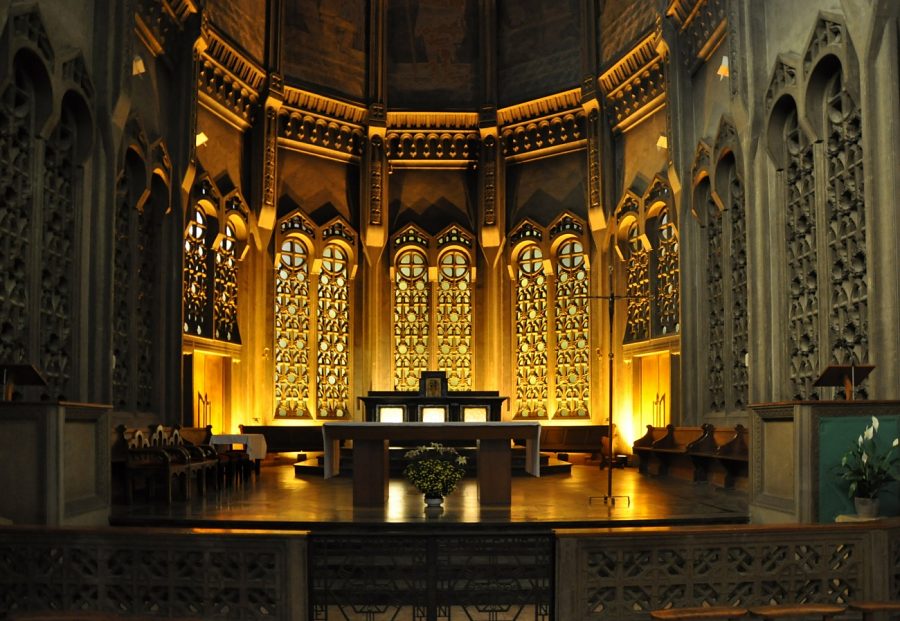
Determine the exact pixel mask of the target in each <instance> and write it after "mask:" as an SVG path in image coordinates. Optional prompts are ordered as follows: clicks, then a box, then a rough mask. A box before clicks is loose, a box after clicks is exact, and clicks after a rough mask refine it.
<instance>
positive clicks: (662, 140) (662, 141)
mask: <svg viewBox="0 0 900 621" xmlns="http://www.w3.org/2000/svg"><path fill="white" fill-rule="evenodd" d="M656 148H657V149H668V148H669V139H668V138H667V137H666V135H665V134H660V135H659V139H658V140H657V141H656Z"/></svg>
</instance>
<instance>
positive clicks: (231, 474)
mask: <svg viewBox="0 0 900 621" xmlns="http://www.w3.org/2000/svg"><path fill="white" fill-rule="evenodd" d="M179 430H180V433H181V439H182V441H183V442H184V444H185V445H188V446H196V447H198V448H200V449H201V450H202V451H203V453H204V455H205V456H206V457H207V458H208V459H212V460H214V463H215V464H216V477H215V478H216V486H217V488H220V487H221V486H223V485H237V484H239V483H241V482H243V481H245V480H246V479H247V477H248V476H249V475H250V473H251V472H253V471H254V464H253V462H252V460H251V459H250V455H249V454H248V453H247V451H246V450H244V449H235V448H228V447H224V446H214V445H212V444H210V439H211V438H212V425H207V426H206V427H181V428H179Z"/></svg>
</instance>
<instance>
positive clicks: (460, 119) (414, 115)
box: [387, 112, 478, 133]
mask: <svg viewBox="0 0 900 621" xmlns="http://www.w3.org/2000/svg"><path fill="white" fill-rule="evenodd" d="M387 128H388V130H389V131H390V130H391V129H395V130H407V131H411V130H417V129H423V130H430V131H439V130H469V131H473V132H476V133H477V132H478V113H477V112H388V113H387Z"/></svg>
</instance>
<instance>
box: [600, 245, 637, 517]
mask: <svg viewBox="0 0 900 621" xmlns="http://www.w3.org/2000/svg"><path fill="white" fill-rule="evenodd" d="M613 243H614V240H613V239H610V243H609V295H591V296H588V297H589V298H590V299H593V300H607V301H608V302H609V434H608V436H609V454H608V455H607V458H606V468H607V472H606V494H604V495H603V496H589V497H588V504H590V503H592V502H593V501H594V500H595V499H601V500H603V504H607V505H610V506H615V505H616V501H617V500H621V499H625V501H626V502H627V504H628V506H631V497H630V496H627V495H616V494H613V484H612V480H613V466H614V464H615V455H614V454H613V382H614V381H615V377H614V375H615V373H614V369H615V364H614V363H615V347H614V345H613V341H614V339H615V325H616V324H615V318H616V300H642V299H645V298H646V296H638V295H616V286H615V285H616V282H615V273H616V269H615V262H614V261H615V255H614V253H613ZM598 353H599V351H598Z"/></svg>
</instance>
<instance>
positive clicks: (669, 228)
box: [654, 207, 680, 336]
mask: <svg viewBox="0 0 900 621" xmlns="http://www.w3.org/2000/svg"><path fill="white" fill-rule="evenodd" d="M656 235H657V239H658V246H657V249H656V257H657V258H656V279H655V281H656V292H655V303H656V320H657V326H656V327H655V329H654V334H655V336H665V335H669V334H677V333H678V332H679V329H680V325H679V312H678V292H679V287H680V284H679V280H680V274H679V271H678V237H677V236H676V234H675V225H674V224H673V223H672V219H671V216H670V214H669V209H668V208H667V207H663V208H662V210H661V211H660V212H659V214H658V215H657V231H656Z"/></svg>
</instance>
